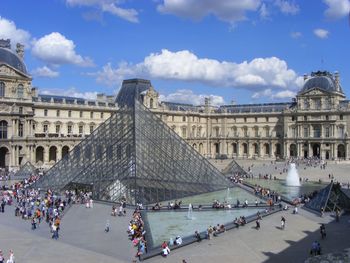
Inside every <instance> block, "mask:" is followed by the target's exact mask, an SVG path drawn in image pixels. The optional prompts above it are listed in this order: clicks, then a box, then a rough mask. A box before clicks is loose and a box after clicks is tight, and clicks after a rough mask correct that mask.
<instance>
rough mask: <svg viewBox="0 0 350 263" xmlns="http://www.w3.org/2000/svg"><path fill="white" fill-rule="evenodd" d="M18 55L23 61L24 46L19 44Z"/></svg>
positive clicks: (17, 47)
mask: <svg viewBox="0 0 350 263" xmlns="http://www.w3.org/2000/svg"><path fill="white" fill-rule="evenodd" d="M16 53H17V55H18V56H19V57H20V58H21V59H22V60H23V59H24V45H22V44H20V43H17V45H16Z"/></svg>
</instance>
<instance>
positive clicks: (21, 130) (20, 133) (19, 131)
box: [18, 123, 23, 137]
mask: <svg viewBox="0 0 350 263" xmlns="http://www.w3.org/2000/svg"><path fill="white" fill-rule="evenodd" d="M18 136H19V137H23V123H20V124H19V125H18Z"/></svg>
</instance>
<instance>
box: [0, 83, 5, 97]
mask: <svg viewBox="0 0 350 263" xmlns="http://www.w3.org/2000/svg"><path fill="white" fill-rule="evenodd" d="M0 97H5V83H4V82H0Z"/></svg>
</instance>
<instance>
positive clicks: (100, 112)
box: [0, 42, 116, 170]
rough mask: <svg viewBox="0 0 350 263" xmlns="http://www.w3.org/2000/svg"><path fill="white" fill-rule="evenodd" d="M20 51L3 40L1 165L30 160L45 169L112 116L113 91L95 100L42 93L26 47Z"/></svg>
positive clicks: (0, 57)
mask: <svg viewBox="0 0 350 263" xmlns="http://www.w3.org/2000/svg"><path fill="white" fill-rule="evenodd" d="M0 44H3V42H1V43H0ZM17 52H19V53H18V54H16V53H14V52H13V51H11V50H10V48H9V45H8V42H6V45H4V44H3V45H0V167H6V168H9V169H15V170H16V169H18V168H19V167H20V166H21V165H23V164H24V163H26V162H27V161H30V162H31V163H32V164H35V165H36V166H37V167H43V168H47V167H50V166H52V165H53V164H54V163H55V162H57V161H58V160H59V159H61V158H62V157H63V156H64V155H65V154H67V153H68V151H70V150H71V149H72V148H73V147H74V146H75V145H77V144H78V143H79V142H80V141H81V140H82V139H83V138H84V137H85V136H87V135H89V134H90V133H91V132H93V130H94V129H95V128H96V127H97V126H98V125H100V124H101V123H102V122H104V121H105V120H106V119H107V118H109V117H110V116H111V114H112V113H113V112H114V111H115V110H116V106H115V103H114V96H105V95H104V94H100V95H98V96H97V100H94V101H92V100H85V99H82V98H72V97H64V96H51V95H38V91H37V90H36V88H34V87H32V84H31V82H32V78H31V76H30V75H29V74H28V73H27V72H26V70H25V65H24V63H23V61H22V58H23V49H21V48H20V46H19V47H17ZM13 58H15V59H13ZM17 59H18V60H20V61H22V63H23V64H22V65H18V64H16V63H18V60H17Z"/></svg>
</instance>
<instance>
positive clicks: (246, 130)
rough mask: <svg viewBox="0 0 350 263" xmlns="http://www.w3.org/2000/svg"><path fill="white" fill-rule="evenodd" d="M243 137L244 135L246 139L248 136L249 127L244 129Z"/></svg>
mask: <svg viewBox="0 0 350 263" xmlns="http://www.w3.org/2000/svg"><path fill="white" fill-rule="evenodd" d="M243 135H244V137H247V136H248V128H247V127H244V128H243Z"/></svg>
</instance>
